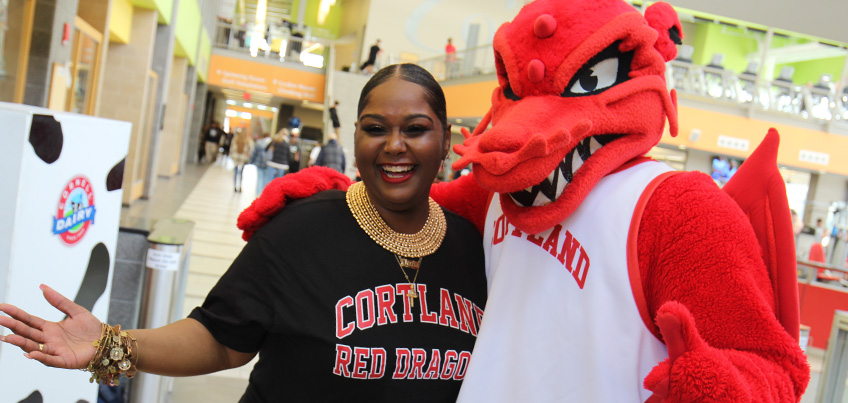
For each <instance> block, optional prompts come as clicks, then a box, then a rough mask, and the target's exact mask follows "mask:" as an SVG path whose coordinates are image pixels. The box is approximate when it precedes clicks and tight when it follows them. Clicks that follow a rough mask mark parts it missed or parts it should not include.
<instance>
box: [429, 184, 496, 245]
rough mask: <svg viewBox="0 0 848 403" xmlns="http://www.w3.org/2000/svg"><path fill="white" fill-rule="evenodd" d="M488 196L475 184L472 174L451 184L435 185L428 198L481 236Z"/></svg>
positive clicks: (487, 193)
mask: <svg viewBox="0 0 848 403" xmlns="http://www.w3.org/2000/svg"><path fill="white" fill-rule="evenodd" d="M490 194H491V193H489V192H488V191H486V190H485V189H483V188H481V187H480V185H478V184H477V181H475V180H474V174H473V173H471V174H469V175H465V176H461V177H459V179H456V180H454V181H451V182H441V183H436V184H434V185H433V186H432V187H431V188H430V197H432V198H433V200H435V201H436V203H439V205H441V206H442V207H444V208H446V209H448V210H450V211H452V212H454V213H456V214H459V215H460V216H461V217H462V218H465V219H466V220H468V221H470V222H471V223H473V224H474V225H475V226H476V227H477V230H479V231H480V233H481V234H482V233H483V225H484V222H485V220H486V208H487V204H488V202H489V195H490Z"/></svg>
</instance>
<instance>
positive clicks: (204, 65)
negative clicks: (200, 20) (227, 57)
mask: <svg viewBox="0 0 848 403" xmlns="http://www.w3.org/2000/svg"><path fill="white" fill-rule="evenodd" d="M210 55H212V42H211V41H210V40H209V34H208V33H207V32H206V30H205V29H204V30H203V31H201V33H200V49H198V50H197V79H198V81H200V82H204V83H205V82H206V78H207V77H208V75H209V57H210Z"/></svg>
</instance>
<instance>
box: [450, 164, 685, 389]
mask: <svg viewBox="0 0 848 403" xmlns="http://www.w3.org/2000/svg"><path fill="white" fill-rule="evenodd" d="M668 171H671V168H670V167H668V166H667V165H665V164H661V163H658V162H654V161H647V162H643V163H640V164H636V165H635V166H633V167H630V168H627V169H624V170H622V171H620V172H617V173H614V174H610V175H608V176H606V177H605V178H603V179H601V181H600V182H598V184H597V185H596V186H595V188H594V189H593V190H592V191H591V192H590V193H589V195H588V196H587V197H586V199H585V200H584V201H583V203H582V204H581V205H580V207H578V208H577V210H576V211H575V212H574V213H573V214H572V215H571V216H570V217H568V218H567V219H566V220H565V221H563V222H562V223H560V224H557V225H555V226H553V228H551V229H549V230H547V231H545V232H542V233H540V234H536V235H532V234H531V235H528V234H526V233H521V232H519V231H517V230H516V228H515V227H514V226H513V225H511V224H509V222H508V221H507V220H506V218H505V217H504V215H503V211H502V210H501V206H500V202H499V197H497V195H495V197H494V198H492V201H491V204H490V206H489V209H488V213H487V216H486V227H485V231H484V235H483V246H484V249H485V252H486V259H487V260H488V261H487V262H486V270H487V278H488V282H489V300H488V302H487V303H486V313H485V320H483V323H482V326H481V328H480V333H479V335H478V338H477V343H476V345H475V346H474V352H473V354H472V359H471V363H470V365H469V368H468V373H467V375H466V378H465V380H464V381H463V384H462V390H461V391H460V395H459V399H458V400H459V401H461V402H534V403H538V402H581V403H582V402H615V403H620V402H644V401H645V400H646V399H647V398H648V397H650V395H651V392H650V391H648V390H646V389H645V388H644V387H643V386H642V381H643V380H644V378H645V376H646V375H647V374H648V373H649V372H650V370H651V369H652V368H653V367H654V366H655V365H657V364H658V363H659V362H661V361H663V360H664V359H666V358H668V353H667V352H666V348H665V345H664V344H662V343H661V342H660V341H659V340H658V339H657V338H656V337H655V336H654V335H653V333H651V331H650V330H649V329H648V328H647V326H646V324H645V320H647V321H650V318H647V315H645V319H643V316H642V315H643V314H644V312H645V309H644V297H643V294H642V291H641V282H640V278H639V268H638V262H637V260H636V256H637V255H636V250H635V247H636V231H633V233H632V234H631V233H630V232H631V221H632V219H633V213H634V211H635V210H637V207H639V212H640V214H641V207H640V206H637V204H639V203H638V202H639V198H640V196H641V195H642V193H643V191H644V189H645V188H646V186H648V184H649V183H651V181H652V180H654V179H655V178H657V177H658V176H659V175H660V174H662V173H664V172H668ZM628 255H630V263H631V265H628ZM632 286H635V287H637V288H635V289H633V288H632ZM637 299H638V300H639V302H638V303H637ZM639 305H641V307H642V311H640V308H639Z"/></svg>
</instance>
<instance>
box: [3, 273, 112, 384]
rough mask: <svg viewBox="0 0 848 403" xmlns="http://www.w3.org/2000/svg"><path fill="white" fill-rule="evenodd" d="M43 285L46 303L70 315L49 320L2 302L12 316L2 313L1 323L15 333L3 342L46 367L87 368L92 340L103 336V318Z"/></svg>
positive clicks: (42, 289) (91, 353) (92, 347)
mask: <svg viewBox="0 0 848 403" xmlns="http://www.w3.org/2000/svg"><path fill="white" fill-rule="evenodd" d="M40 288H41V291H42V292H43V293H44V298H45V299H46V300H47V302H49V303H50V305H53V306H54V307H55V308H56V309H58V310H59V311H61V312H63V313H65V314H66V315H68V317H67V318H66V319H64V320H63V321H61V322H50V321H46V320H44V319H41V318H39V317H37V316H33V315H30V314H28V313H26V312H24V310H22V309H20V308H18V307H16V306H13V305H9V304H0V311H2V312H3V313H5V314H7V315H9V316H3V315H0V326H3V327H6V328H8V329H9V330H11V331H12V332H13V333H14V334H10V335H7V336H6V337H5V338H3V340H2V341H4V342H6V343H9V344H12V345H15V346H18V347H20V349H21V350H24V355H26V356H28V357H29V358H31V359H33V360H36V361H40V362H41V363H42V364H44V365H47V366H51V367H57V368H73V369H78V368H85V367H86V366H87V365H88V362H89V361H91V359H92V358H94V354H95V352H96V348H95V347H94V346H93V345H92V343H93V342H94V341H96V340H99V339H100V332H101V330H102V328H101V324H100V320H98V319H97V318H96V317H95V316H94V315H92V314H91V312H89V311H88V310H86V309H85V308H83V307H81V306H79V305H77V304H75V303H74V302H73V301H71V300H69V299H67V298H65V297H64V296H63V295H62V294H59V293H58V292H57V291H56V290H54V289H52V288H50V287H48V286H46V285H43V284H42V285H41V287H40Z"/></svg>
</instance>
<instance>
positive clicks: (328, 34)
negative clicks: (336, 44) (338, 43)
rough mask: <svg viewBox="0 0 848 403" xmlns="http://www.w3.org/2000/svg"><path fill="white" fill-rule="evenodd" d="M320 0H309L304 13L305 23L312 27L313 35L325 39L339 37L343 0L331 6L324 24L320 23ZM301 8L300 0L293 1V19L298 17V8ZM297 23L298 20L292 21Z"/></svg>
mask: <svg viewBox="0 0 848 403" xmlns="http://www.w3.org/2000/svg"><path fill="white" fill-rule="evenodd" d="M320 4H321V1H320V0H307V2H306V10H305V11H304V13H303V23H304V24H305V25H306V26H308V27H310V30H311V32H312V35H313V36H316V37H319V38H325V39H338V37H339V27H341V23H342V0H336V5H334V6H332V7H330V13H329V14H327V19H326V21H324V24H323V25H318V7H319V6H320ZM299 9H300V1H299V0H293V1H292V11H291V15H292V18H293V19H297V14H298V10H299ZM292 22H294V23H296V22H297V21H292Z"/></svg>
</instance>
